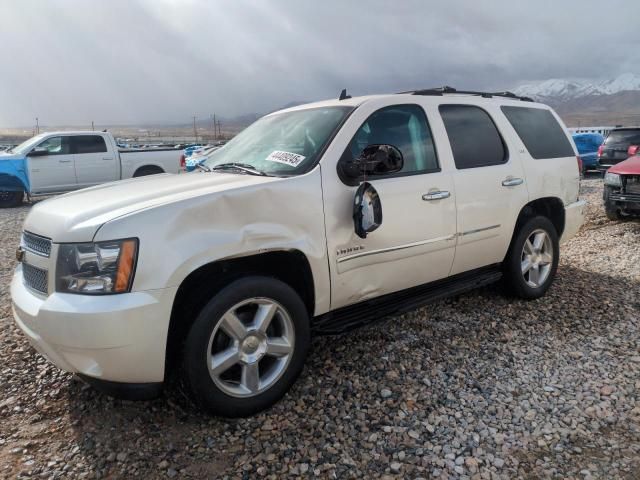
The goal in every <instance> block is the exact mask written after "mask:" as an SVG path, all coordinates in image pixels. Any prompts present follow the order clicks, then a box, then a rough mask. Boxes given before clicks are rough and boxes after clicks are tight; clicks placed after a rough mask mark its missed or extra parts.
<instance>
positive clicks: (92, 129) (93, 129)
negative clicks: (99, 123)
mask: <svg viewBox="0 0 640 480" xmlns="http://www.w3.org/2000/svg"><path fill="white" fill-rule="evenodd" d="M95 130H96V129H95V128H93V120H91V131H92V132H95Z"/></svg>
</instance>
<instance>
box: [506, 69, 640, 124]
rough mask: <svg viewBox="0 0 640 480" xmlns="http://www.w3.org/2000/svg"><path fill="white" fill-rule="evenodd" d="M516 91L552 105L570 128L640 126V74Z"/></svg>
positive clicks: (532, 85)
mask: <svg viewBox="0 0 640 480" xmlns="http://www.w3.org/2000/svg"><path fill="white" fill-rule="evenodd" d="M513 92H514V93H515V94H517V95H521V96H526V97H531V98H533V99H534V100H536V101H539V102H543V103H546V104H548V105H551V106H552V107H553V108H555V110H556V111H557V112H558V114H559V115H560V116H561V117H562V118H563V120H564V121H565V123H567V125H568V126H574V127H576V126H587V125H632V124H633V125H638V124H640V75H637V74H634V73H624V74H622V75H619V76H618V77H616V78H612V79H606V80H597V81H590V80H575V79H558V78H554V79H549V80H544V81H541V82H537V83H528V84H524V85H520V86H519V87H517V88H515V89H513Z"/></svg>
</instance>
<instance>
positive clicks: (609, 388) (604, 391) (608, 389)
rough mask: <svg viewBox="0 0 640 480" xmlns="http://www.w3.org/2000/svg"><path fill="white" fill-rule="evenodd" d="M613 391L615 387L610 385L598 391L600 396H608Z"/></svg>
mask: <svg viewBox="0 0 640 480" xmlns="http://www.w3.org/2000/svg"><path fill="white" fill-rule="evenodd" d="M614 391H615V387H612V386H611V385H605V386H604V387H602V388H601V389H600V395H604V396H609V395H611V394H612V393H613V392H614Z"/></svg>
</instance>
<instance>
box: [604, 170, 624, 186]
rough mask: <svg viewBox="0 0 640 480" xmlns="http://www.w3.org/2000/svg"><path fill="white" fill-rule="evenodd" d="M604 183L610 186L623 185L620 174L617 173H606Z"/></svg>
mask: <svg viewBox="0 0 640 480" xmlns="http://www.w3.org/2000/svg"><path fill="white" fill-rule="evenodd" d="M604 184H605V185H609V186H610V187H621V186H622V180H620V175H618V174H617V173H609V172H607V173H605V174H604Z"/></svg>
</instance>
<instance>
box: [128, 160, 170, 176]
mask: <svg viewBox="0 0 640 480" xmlns="http://www.w3.org/2000/svg"><path fill="white" fill-rule="evenodd" d="M144 170H148V171H152V172H153V173H149V174H147V175H155V174H158V173H165V170H164V168H162V167H161V166H160V165H157V164H155V163H147V164H145V165H141V166H139V167H137V168H136V169H135V171H134V172H133V176H134V177H136V176H141V175H139V174H140V172H142V171H144Z"/></svg>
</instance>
